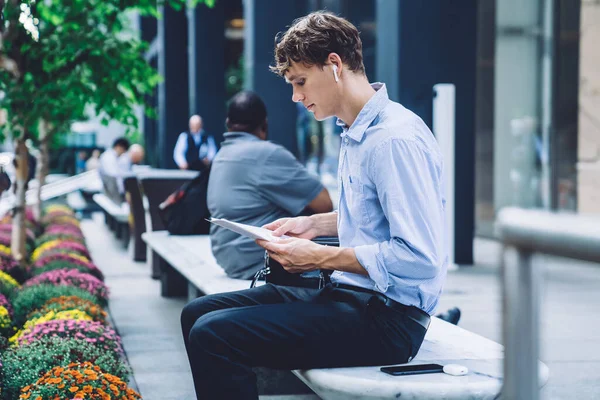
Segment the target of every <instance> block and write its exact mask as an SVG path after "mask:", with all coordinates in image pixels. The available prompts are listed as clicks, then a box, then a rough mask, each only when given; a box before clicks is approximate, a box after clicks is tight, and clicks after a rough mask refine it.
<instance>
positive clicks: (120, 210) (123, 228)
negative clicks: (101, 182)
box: [92, 193, 129, 248]
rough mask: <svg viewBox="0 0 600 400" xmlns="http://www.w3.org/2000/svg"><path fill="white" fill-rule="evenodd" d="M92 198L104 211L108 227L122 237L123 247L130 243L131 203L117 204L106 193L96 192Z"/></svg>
mask: <svg viewBox="0 0 600 400" xmlns="http://www.w3.org/2000/svg"><path fill="white" fill-rule="evenodd" d="M92 199H93V200H94V202H95V203H96V204H98V206H100V208H102V211H104V218H105V220H106V224H107V225H108V227H109V228H110V229H111V230H113V231H114V232H115V236H116V237H117V239H120V240H121V242H122V244H123V247H125V248H127V246H128V245H129V222H128V221H129V204H127V203H121V204H116V203H115V202H114V201H112V200H111V199H110V198H109V197H108V196H107V195H105V194H104V193H96V194H95V195H93V196H92Z"/></svg>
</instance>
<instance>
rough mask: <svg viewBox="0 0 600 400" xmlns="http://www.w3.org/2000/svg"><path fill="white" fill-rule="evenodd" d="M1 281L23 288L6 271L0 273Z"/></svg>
mask: <svg viewBox="0 0 600 400" xmlns="http://www.w3.org/2000/svg"><path fill="white" fill-rule="evenodd" d="M0 280H2V281H4V282H5V283H8V284H9V285H11V286H14V287H21V285H19V282H17V281H16V280H15V278H13V277H12V276H10V275H9V274H7V273H6V272H4V271H0Z"/></svg>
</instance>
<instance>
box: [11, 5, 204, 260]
mask: <svg viewBox="0 0 600 400" xmlns="http://www.w3.org/2000/svg"><path fill="white" fill-rule="evenodd" d="M214 1H215V0H194V1H193V2H192V3H193V4H192V6H196V5H197V4H198V3H204V4H206V5H207V6H209V7H212V6H213V5H214ZM186 3H187V2H186V0H164V1H159V2H158V4H157V2H156V0H68V1H65V0H43V1H40V0H38V1H34V0H25V1H22V0H0V13H3V23H0V109H4V110H5V113H6V115H7V121H6V123H4V124H3V125H2V126H0V135H1V137H2V138H7V137H11V138H13V139H15V140H16V149H17V150H16V152H15V160H16V164H17V165H16V168H17V179H16V182H15V184H16V186H17V192H16V193H17V204H16V207H15V213H14V215H15V217H14V220H13V241H12V246H11V247H12V250H13V256H14V257H15V258H16V259H17V260H22V259H23V257H24V243H25V236H24V232H25V231H24V229H22V227H24V206H25V190H26V187H27V176H28V172H27V162H26V160H27V157H28V155H27V148H26V146H25V141H26V140H27V139H28V138H32V139H34V140H36V141H38V142H39V147H40V160H39V162H38V179H39V181H40V188H41V186H42V184H43V183H44V181H45V176H46V174H47V172H48V169H47V165H48V147H49V146H48V143H49V141H51V139H52V138H53V137H55V136H56V135H59V134H61V133H64V132H68V131H69V127H70V124H71V123H72V122H74V121H76V120H81V119H84V118H85V110H86V107H91V108H92V109H93V111H94V112H95V113H96V114H97V115H101V116H102V119H103V122H104V123H106V124H107V123H108V122H109V121H110V120H111V119H112V120H116V121H119V122H121V123H122V124H124V125H125V126H126V127H128V133H132V132H134V131H136V130H137V126H138V121H137V118H136V115H135V110H134V106H135V105H138V104H143V103H144V95H145V94H148V93H150V92H151V90H152V88H153V87H154V86H155V85H156V84H157V83H158V82H159V81H160V77H159V75H158V74H157V72H156V71H155V70H154V69H153V68H151V67H150V65H148V63H147V62H146V61H145V59H144V57H143V54H144V52H145V50H146V49H147V47H148V44H147V43H144V42H142V41H141V40H139V38H138V37H137V35H136V33H135V32H133V31H132V30H131V28H130V25H131V23H130V19H129V16H130V12H137V13H139V14H140V15H151V16H156V17H160V16H159V15H158V11H157V10H158V6H160V5H167V6H171V7H173V8H175V9H181V8H183V7H185V6H186ZM147 109H148V108H147ZM38 200H39V196H38ZM38 204H39V201H38ZM38 215H39V209H38Z"/></svg>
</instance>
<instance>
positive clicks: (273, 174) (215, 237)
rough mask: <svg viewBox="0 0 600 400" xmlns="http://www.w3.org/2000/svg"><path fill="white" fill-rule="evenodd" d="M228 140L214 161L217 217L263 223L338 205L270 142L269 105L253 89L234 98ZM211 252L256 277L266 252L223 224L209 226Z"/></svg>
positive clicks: (211, 191)
mask: <svg viewBox="0 0 600 400" xmlns="http://www.w3.org/2000/svg"><path fill="white" fill-rule="evenodd" d="M225 125H226V126H227V132H226V133H225V135H224V138H225V141H224V142H223V143H222V146H221V149H220V150H219V152H218V153H217V155H216V156H215V159H214V160H213V163H212V167H211V171H210V178H209V181H208V189H207V204H208V210H209V211H210V214H211V216H212V217H214V218H226V219H228V220H230V221H233V222H240V223H243V224H248V225H254V226H261V225H264V224H266V223H267V222H271V221H273V220H275V219H278V218H284V217H295V216H297V215H299V214H300V213H302V212H307V213H310V214H312V213H324V212H330V211H331V210H332V208H333V206H332V203H331V198H330V197H329V193H328V192H327V189H325V188H324V187H323V185H322V184H321V182H320V181H319V179H318V178H317V177H316V176H313V175H311V174H309V173H308V171H307V170H306V168H304V166H302V165H301V164H300V163H299V162H298V161H297V160H296V158H295V157H294V156H293V155H292V153H290V152H289V151H288V150H286V149H285V148H284V147H283V146H280V145H278V144H275V143H271V142H269V141H267V136H268V124H267V109H266V107H265V104H264V102H263V101H262V100H261V98H260V97H259V96H258V95H257V94H256V93H253V92H250V91H247V92H241V93H238V94H237V95H235V96H234V97H233V98H232V99H231V101H230V102H229V106H228V111H227V120H226V122H225ZM210 239H211V243H212V252H213V254H214V256H215V258H216V259H217V262H218V263H219V265H220V266H221V267H223V269H224V270H225V272H226V273H227V275H228V276H230V277H231V278H238V279H251V278H252V277H253V276H254V274H255V273H256V272H257V271H258V270H259V269H260V268H262V266H263V264H264V255H265V251H264V249H262V248H261V247H260V246H258V245H257V244H256V243H254V240H252V239H250V238H248V237H246V236H242V235H239V234H237V233H235V232H232V231H230V230H228V229H225V228H223V227H220V226H217V225H212V226H211V229H210Z"/></svg>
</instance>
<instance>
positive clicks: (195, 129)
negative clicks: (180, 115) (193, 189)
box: [173, 115, 217, 171]
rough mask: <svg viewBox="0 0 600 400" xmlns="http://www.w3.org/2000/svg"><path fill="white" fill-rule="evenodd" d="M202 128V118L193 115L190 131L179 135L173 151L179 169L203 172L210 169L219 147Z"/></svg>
mask: <svg viewBox="0 0 600 400" xmlns="http://www.w3.org/2000/svg"><path fill="white" fill-rule="evenodd" d="M202 126H203V124H202V117H200V116H199V115H192V116H191V117H190V121H189V128H190V130H189V131H187V132H182V133H181V134H179V138H178V139H177V143H175V149H173V160H175V164H177V166H178V167H179V169H189V170H193V171H201V170H203V169H205V168H208V167H210V164H211V162H212V160H213V158H214V157H215V154H216V153H217V145H216V143H215V139H214V138H213V136H212V135H209V134H208V133H207V132H206V131H205V130H204V129H202Z"/></svg>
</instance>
